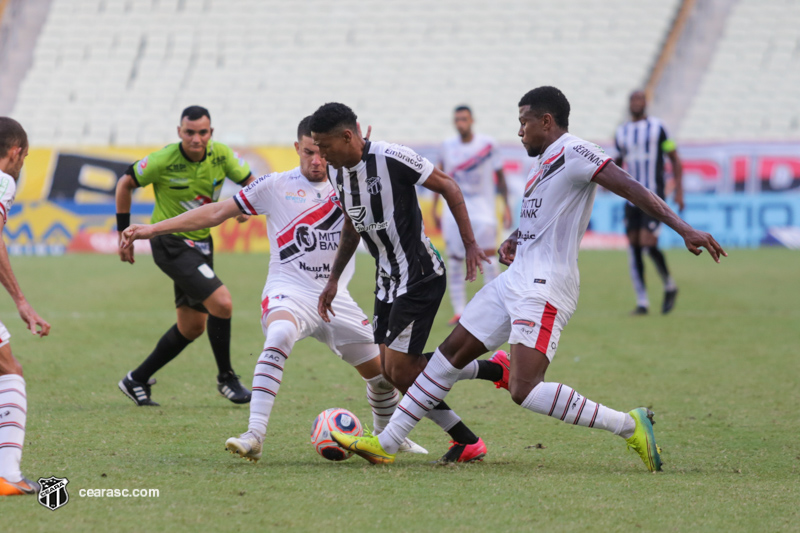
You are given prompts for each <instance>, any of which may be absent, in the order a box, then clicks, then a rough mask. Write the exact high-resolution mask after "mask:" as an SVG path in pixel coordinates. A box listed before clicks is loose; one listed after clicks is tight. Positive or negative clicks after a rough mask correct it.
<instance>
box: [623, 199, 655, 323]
mask: <svg viewBox="0 0 800 533" xmlns="http://www.w3.org/2000/svg"><path fill="white" fill-rule="evenodd" d="M642 214H643V213H642V211H641V210H640V209H639V208H638V207H636V206H632V205H628V204H626V205H625V233H626V235H627V237H628V266H629V268H630V275H631V282H632V283H633V290H634V292H635V293H636V308H635V309H634V310H633V312H632V313H631V314H632V315H646V314H647V312H648V310H649V308H650V300H649V299H648V297H647V286H646V285H645V281H644V259H643V258H642V245H641V243H640V242H639V235H640V228H641V218H642Z"/></svg>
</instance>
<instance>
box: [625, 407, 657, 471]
mask: <svg viewBox="0 0 800 533" xmlns="http://www.w3.org/2000/svg"><path fill="white" fill-rule="evenodd" d="M628 414H629V415H631V416H632V417H633V420H634V421H635V422H636V429H635V430H634V431H633V435H631V436H630V438H628V439H625V442H627V443H628V449H631V448H633V449H634V450H635V451H636V453H638V454H639V457H641V458H642V461H644V464H645V466H647V469H648V470H650V471H651V472H660V471H661V448H659V447H658V445H657V444H656V436H655V433H653V424H655V422H654V421H653V411H651V410H650V409H647V408H646V407H639V408H637V409H634V410H633V411H631V412H630V413H628Z"/></svg>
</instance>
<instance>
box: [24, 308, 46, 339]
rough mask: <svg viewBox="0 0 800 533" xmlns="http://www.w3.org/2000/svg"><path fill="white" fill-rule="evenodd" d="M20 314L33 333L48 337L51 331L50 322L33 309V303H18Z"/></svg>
mask: <svg viewBox="0 0 800 533" xmlns="http://www.w3.org/2000/svg"><path fill="white" fill-rule="evenodd" d="M17 310H18V311H19V316H20V318H22V321H23V322H25V325H26V326H27V327H28V329H29V330H30V331H31V333H32V334H34V335H38V336H39V337H46V336H47V335H48V334H49V333H50V324H48V323H47V321H46V320H45V319H43V318H42V317H40V316H39V313H37V312H36V311H34V310H33V307H31V304H29V303H28V302H27V301H23V302H22V303H20V304H19V305H17Z"/></svg>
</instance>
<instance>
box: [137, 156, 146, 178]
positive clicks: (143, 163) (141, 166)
mask: <svg viewBox="0 0 800 533" xmlns="http://www.w3.org/2000/svg"><path fill="white" fill-rule="evenodd" d="M136 168H138V169H139V174H144V169H146V168H147V156H145V157H143V158H142V159H140V160H139V164H138V165H136Z"/></svg>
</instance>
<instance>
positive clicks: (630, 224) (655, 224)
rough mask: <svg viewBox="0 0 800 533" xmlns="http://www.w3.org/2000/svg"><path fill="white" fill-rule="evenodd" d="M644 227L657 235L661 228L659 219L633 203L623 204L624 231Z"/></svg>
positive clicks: (627, 231) (637, 229)
mask: <svg viewBox="0 0 800 533" xmlns="http://www.w3.org/2000/svg"><path fill="white" fill-rule="evenodd" d="M640 229H646V230H647V231H649V232H650V233H652V234H653V235H656V236H658V233H659V231H660V230H661V221H660V220H656V219H655V218H653V217H651V216H650V215H648V214H647V213H645V212H644V211H642V210H641V209H639V208H638V207H636V206H635V205H631V204H629V203H626V204H625V232H626V233H631V232H633V231H639V230H640Z"/></svg>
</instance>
